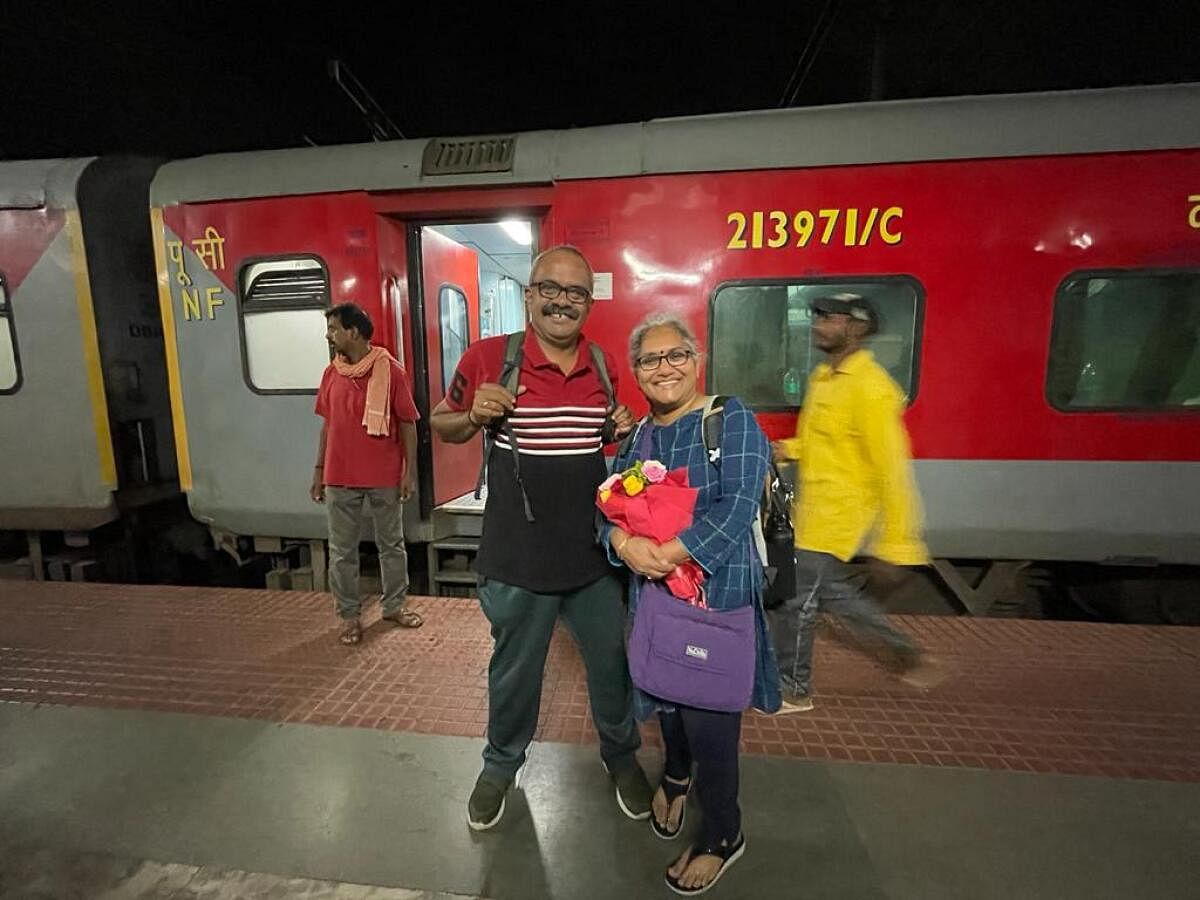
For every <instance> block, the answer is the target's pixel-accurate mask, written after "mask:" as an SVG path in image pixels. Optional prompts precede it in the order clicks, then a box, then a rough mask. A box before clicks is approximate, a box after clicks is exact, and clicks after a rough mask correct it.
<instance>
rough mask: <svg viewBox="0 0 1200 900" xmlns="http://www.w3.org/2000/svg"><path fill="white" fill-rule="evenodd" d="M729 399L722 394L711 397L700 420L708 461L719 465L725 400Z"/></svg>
mask: <svg viewBox="0 0 1200 900" xmlns="http://www.w3.org/2000/svg"><path fill="white" fill-rule="evenodd" d="M728 399H729V398H728V397H724V396H720V395H718V396H716V397H709V398H708V402H707V403H706V404H704V416H703V418H702V419H701V420H700V430H701V432H702V433H703V435H704V449H705V451H706V452H707V453H708V461H709V462H710V463H712V464H713V465H714V466H718V467H719V466H720V465H721V432H722V431H723V430H724V427H725V401H727V400H728Z"/></svg>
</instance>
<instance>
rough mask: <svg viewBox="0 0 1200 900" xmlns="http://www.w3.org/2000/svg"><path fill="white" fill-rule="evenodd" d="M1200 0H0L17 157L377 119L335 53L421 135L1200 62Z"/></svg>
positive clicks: (1149, 77)
mask: <svg viewBox="0 0 1200 900" xmlns="http://www.w3.org/2000/svg"><path fill="white" fill-rule="evenodd" d="M1197 8H1200V2H1193V3H1161V2H1154V0H1149V2H1144V3H1128V2H1113V3H1104V2H1093V3H1082V2H1076V3H1064V2H1055V0H1045V2H1029V0H1013V2H1009V3H999V2H991V0H983V2H972V0H925V2H915V0H909V2H902V0H892V2H880V0H791V2H773V3H761V4H760V3H742V2H738V0H727V2H724V3H708V2H697V3H671V2H644V0H630V2H624V3H593V4H588V5H583V4H558V5H557V6H550V7H547V8H545V9H543V8H541V7H539V6H535V5H533V4H522V3H503V4H502V3H496V2H493V3H489V4H471V3H461V2H459V3H446V2H441V3H437V2H433V3H430V2H426V3H404V2H391V3H386V4H383V3H381V4H354V3H339V4H332V5H328V4H327V5H325V6H323V7H315V9H316V11H306V10H305V8H304V6H302V5H301V4H299V3H272V4H258V3H241V4H227V3H224V2H219V0H213V2H204V0H188V2H176V3H166V2H164V3H160V4H142V3H133V4H128V3H119V2H107V3H106V2H90V3H83V2H80V3H61V2H44V3H38V2H20V3H18V2H15V0H0V10H2V13H0V29H2V33H0V79H2V80H0V158H7V159H21V158H34V157H50V156H78V155H88V154H102V153H116V152H136V153H150V154H162V155H166V156H186V155H195V154H202V153H208V152H213V151H220V150H240V149H261V148H271V147H294V146H303V145H304V144H306V143H316V144H331V143H345V142H356V141H362V140H369V139H370V136H371V132H370V130H369V128H368V125H367V122H366V121H365V119H364V117H363V116H362V115H361V114H360V113H359V112H358V111H357V110H355V109H354V107H353V106H352V104H351V102H350V100H349V99H348V98H347V97H346V96H345V94H343V93H342V92H341V90H340V89H339V88H338V87H337V86H336V85H335V84H334V83H333V81H332V80H331V79H330V78H329V76H328V74H327V69H326V64H327V61H328V60H330V59H335V58H336V59H340V60H342V61H343V62H344V64H345V65H346V66H348V67H349V68H350V70H351V71H352V72H353V74H354V75H355V76H357V78H358V79H359V80H360V81H361V82H362V84H364V85H365V86H366V87H367V89H368V90H369V91H370V93H371V95H372V96H373V97H374V98H375V99H376V100H377V101H378V103H379V106H380V107H381V108H382V110H383V111H385V112H386V115H387V117H388V118H390V120H391V121H392V122H393V123H394V124H395V126H397V128H398V129H399V131H400V132H402V133H403V134H404V135H405V136H406V137H410V138H413V137H429V136H433V135H454V134H470V133H485V132H510V131H522V130H527V129H536V128H564V127H573V126H585V125H596V124H605V123H613V122H629V121H638V120H644V119H650V118H657V117H664V116H680V115H695V114H702V113H717V112H728V111H733V110H744V109H760V108H770V107H775V106H778V105H780V103H781V102H786V100H788V99H790V100H791V105H795V106H808V105H816V104H826V103H844V102H855V101H861V100H866V99H869V98H871V97H875V98H882V99H895V98H904V97H930V96H946V95H955V94H974V93H1005V92H1014V91H1036V90H1055V89H1066V88H1088V87H1108V86H1115V85H1130V84H1154V83H1165V82H1182V81H1200V28H1198V27H1197V26H1198V24H1200V14H1198V12H1197ZM806 46H807V47H808V52H807V53H805V48H806ZM801 76H803V78H801ZM789 85H790V89H789Z"/></svg>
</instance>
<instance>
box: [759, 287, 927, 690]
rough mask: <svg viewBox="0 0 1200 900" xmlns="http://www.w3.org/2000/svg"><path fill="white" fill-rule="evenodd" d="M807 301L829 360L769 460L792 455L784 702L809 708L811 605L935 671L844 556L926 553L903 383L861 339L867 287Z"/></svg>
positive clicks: (866, 330)
mask: <svg viewBox="0 0 1200 900" xmlns="http://www.w3.org/2000/svg"><path fill="white" fill-rule="evenodd" d="M811 308H812V314H813V323H812V334H813V343H814V344H815V345H816V346H817V347H818V349H820V350H821V351H822V352H824V353H825V355H826V361H825V362H824V363H822V364H820V365H819V366H817V368H816V369H815V370H814V371H813V373H812V376H811V377H810V378H809V381H808V390H807V392H806V394H805V397H804V408H803V409H802V410H801V412H800V416H799V418H798V419H797V421H796V436H795V437H793V438H790V439H788V440H784V441H778V442H776V444H775V456H776V459H779V460H783V459H793V460H796V461H797V472H796V488H797V490H796V503H795V507H794V509H793V512H792V517H793V520H794V525H795V534H796V596H795V597H793V598H792V599H791V600H789V601H788V602H787V603H786V604H784V606H783V607H781V608H780V609H778V610H776V611H775V613H774V614H773V619H772V622H771V626H772V627H771V632H772V635H773V638H774V641H775V653H776V656H777V657H778V659H779V672H780V676H781V679H782V682H783V688H784V701H785V702H784V708H783V709H782V710H781V712H803V711H806V710H810V709H812V708H813V701H812V649H813V631H814V628H815V625H816V616H817V611H818V609H824V610H825V611H826V612H829V613H832V614H834V615H836V616H837V617H838V618H839V619H840V620H841V621H842V622H843V623H844V624H845V625H846V626H847V627H848V628H849V629H850V630H851V631H852V632H855V633H856V636H857V637H859V638H861V639H866V640H868V641H870V642H871V643H874V644H876V645H879V646H881V647H882V648H884V649H885V650H887V651H888V652H889V653H890V655H891V657H892V667H893V668H894V669H895V670H896V671H898V672H899V673H900V674H901V677H902V678H904V679H905V680H906V681H909V682H910V683H913V684H916V685H919V686H929V685H930V684H932V682H933V681H934V675H933V667H932V666H931V664H929V663H928V662H927V661H923V660H922V654H921V650H920V648H918V647H917V645H916V644H915V643H914V642H913V641H912V639H911V638H909V637H908V636H907V635H906V634H904V633H903V632H900V631H898V630H896V629H895V628H893V627H892V626H891V625H890V624H889V623H888V621H887V619H886V618H885V617H884V614H883V610H882V609H881V608H880V607H879V605H878V604H876V603H875V602H874V601H873V600H872V599H871V598H870V597H868V596H867V595H866V593H865V592H864V586H865V582H866V578H865V576H863V575H862V574H860V573H858V572H856V571H855V570H854V569H853V568H851V567H850V566H849V565H848V563H849V562H850V560H851V559H853V558H854V557H856V556H859V555H868V556H871V557H874V558H876V559H880V560H883V561H884V562H887V563H891V564H893V565H898V566H916V565H924V564H925V563H927V562H928V561H929V558H928V551H927V550H926V549H925V544H924V542H923V541H922V539H921V534H920V530H921V502H920V497H919V496H918V494H917V487H916V481H915V479H914V477H913V470H912V458H911V453H910V450H909V443H908V434H907V432H906V431H905V429H904V422H903V420H902V416H903V413H904V404H905V397H904V392H903V391H901V389H900V387H899V386H898V385H897V384H896V383H895V382H894V381H893V380H892V379H891V377H890V376H889V375H888V373H887V372H886V371H885V370H884V368H883V367H882V366H881V365H879V363H877V362H876V361H875V358H874V356H873V355H872V354H871V352H870V351H869V350H866V349H864V348H863V343H864V341H866V340H867V339H868V338H869V337H870V336H871V335H873V334H874V333H875V332H876V331H877V330H878V327H879V318H878V314H877V313H876V311H875V309H874V308H873V307H872V305H871V304H870V303H869V302H868V301H867V300H866V299H865V298H863V297H861V296H860V295H858V294H832V295H829V296H826V297H818V298H817V299H816V300H814V301H813V303H812V306H811Z"/></svg>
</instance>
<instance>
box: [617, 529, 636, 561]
mask: <svg viewBox="0 0 1200 900" xmlns="http://www.w3.org/2000/svg"><path fill="white" fill-rule="evenodd" d="M631 537H633V535H631V534H627V535H625V540H623V541H621V545H620V546H617V545H615V544H614V545H613V553H615V554H617V556H618V557H620V555H621V551H622V550H624V549H625V545H626V544H628V543H629V539H630V538H631Z"/></svg>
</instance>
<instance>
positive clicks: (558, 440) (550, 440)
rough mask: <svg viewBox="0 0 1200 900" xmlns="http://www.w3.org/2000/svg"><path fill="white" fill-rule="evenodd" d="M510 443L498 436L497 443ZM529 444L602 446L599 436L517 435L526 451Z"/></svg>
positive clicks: (521, 446)
mask: <svg viewBox="0 0 1200 900" xmlns="http://www.w3.org/2000/svg"><path fill="white" fill-rule="evenodd" d="M500 441H504V442H505V443H507V442H508V438H507V437H505V436H504V433H503V432H501V433H500V435H498V436H497V438H496V442H497V443H499V442H500ZM527 444H570V445H572V446H576V447H578V446H580V445H582V444H591V445H592V446H596V447H598V446H599V445H600V436H599V435H597V434H584V435H577V436H575V437H525V436H524V435H522V434H518V435H517V445H518V446H519V447H520V448H521V449H522V450H524V449H525V446H526V445H527Z"/></svg>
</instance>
